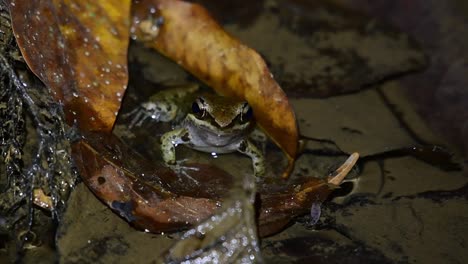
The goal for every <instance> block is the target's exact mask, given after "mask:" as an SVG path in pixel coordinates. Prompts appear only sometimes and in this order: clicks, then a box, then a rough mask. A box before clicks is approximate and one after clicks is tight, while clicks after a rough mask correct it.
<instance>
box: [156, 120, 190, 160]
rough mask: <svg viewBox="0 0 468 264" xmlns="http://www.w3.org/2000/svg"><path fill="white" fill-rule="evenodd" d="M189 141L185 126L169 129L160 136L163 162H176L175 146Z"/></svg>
mask: <svg viewBox="0 0 468 264" xmlns="http://www.w3.org/2000/svg"><path fill="white" fill-rule="evenodd" d="M189 141H190V136H189V133H188V130H187V129H185V128H180V129H175V130H172V131H169V132H167V133H165V134H164V135H162V136H161V152H162V158H163V160H164V162H166V163H167V164H175V163H176V155H175V154H176V152H175V147H176V146H177V145H179V144H185V143H188V142H189Z"/></svg>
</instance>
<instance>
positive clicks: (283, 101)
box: [132, 0, 298, 177]
mask: <svg viewBox="0 0 468 264" xmlns="http://www.w3.org/2000/svg"><path fill="white" fill-rule="evenodd" d="M132 9H133V11H132V12H133V14H132V16H133V23H132V34H134V35H133V37H134V38H136V39H137V40H140V41H141V42H143V43H145V44H146V45H147V46H149V47H151V48H154V49H156V50H158V51H159V52H161V53H162V54H164V55H166V56H167V57H169V58H171V59H172V60H174V61H176V62H178V63H179V64H180V65H181V66H183V67H184V68H185V69H186V70H188V71H189V72H191V73H192V74H194V75H195V76H197V77H198V78H200V79H201V80H202V81H204V82H205V83H207V84H208V85H210V86H211V87H212V88H214V89H215V90H216V91H217V92H218V93H220V94H223V95H226V96H232V97H236V98H240V99H243V100H246V101H248V102H249V104H250V105H251V106H252V108H253V109H254V113H255V118H256V120H257V122H258V123H259V125H260V126H261V127H262V128H263V129H264V130H265V131H266V132H267V133H268V134H269V136H270V138H271V139H272V140H273V141H274V142H275V143H276V144H277V145H278V146H279V147H281V149H283V151H284V152H285V153H286V154H287V157H288V159H289V166H288V168H287V170H286V171H285V174H284V175H283V176H285V177H287V176H288V175H289V173H290V171H291V170H292V167H293V165H294V159H295V157H296V154H297V151H298V129H297V123H296V119H295V115H294V111H293V109H292V107H291V105H290V104H289V102H288V99H287V97H286V94H285V93H284V92H283V90H282V89H281V88H280V87H279V85H278V83H277V82H276V81H275V80H274V79H273V76H272V74H271V73H270V71H269V70H268V68H267V66H266V64H265V62H264V61H263V59H262V58H261V56H260V55H259V54H258V53H257V52H255V51H254V50H252V49H250V48H249V47H247V46H245V45H244V44H242V43H241V42H240V41H239V40H237V39H235V38H234V37H232V36H230V35H229V34H228V33H226V32H225V31H224V30H223V29H222V28H221V26H220V25H219V24H218V23H217V22H216V21H215V20H214V19H213V18H212V17H211V16H210V15H209V14H208V12H207V11H206V9H204V8H203V7H202V6H200V5H198V4H193V3H188V2H184V1H178V0H143V1H138V2H136V3H134V6H133V7H132Z"/></svg>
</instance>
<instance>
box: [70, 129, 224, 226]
mask: <svg viewBox="0 0 468 264" xmlns="http://www.w3.org/2000/svg"><path fill="white" fill-rule="evenodd" d="M72 151H73V155H74V157H75V162H76V164H77V167H78V170H79V172H80V175H81V177H82V179H83V181H84V182H85V184H86V185H87V186H88V187H89V188H90V189H91V190H92V191H93V193H94V194H96V196H98V197H99V199H101V200H102V201H103V202H104V203H106V204H107V205H108V206H109V207H111V208H112V209H113V210H114V211H116V212H117V213H118V214H119V215H120V216H122V217H123V218H125V219H126V220H127V221H128V222H130V223H132V224H133V225H135V226H136V227H139V228H141V229H147V230H149V231H152V232H166V231H175V230H177V229H180V228H182V227H186V226H188V225H193V224H196V223H198V222H199V221H201V220H203V219H205V218H207V217H209V216H210V215H212V214H213V212H214V211H215V210H216V208H217V207H218V204H217V198H216V196H221V193H225V192H226V191H227V190H226V189H223V188H230V184H228V182H227V181H224V185H223V186H220V187H221V188H222V189H219V190H217V191H213V192H209V191H208V192H207V191H205V192H204V194H205V195H204V196H206V198H203V197H198V196H197V195H198V194H199V191H200V190H198V191H197V190H193V192H192V193H190V192H189V191H188V190H187V189H185V188H183V187H182V186H184V184H179V185H177V184H172V183H175V182H182V183H184V182H185V183H187V184H189V185H190V182H192V181H193V180H194V179H193V178H191V177H182V176H179V175H177V174H176V173H174V172H173V171H172V170H171V169H169V168H167V167H164V166H162V165H161V164H154V163H151V164H150V163H149V162H148V161H145V160H144V159H143V158H141V157H140V156H139V155H138V154H136V153H134V152H133V151H132V150H131V149H129V148H128V147H127V146H125V145H124V144H123V143H122V142H121V141H119V140H118V139H116V138H114V137H112V135H100V134H94V133H93V134H88V135H86V136H85V137H84V139H82V140H80V141H78V142H76V143H74V144H73V146H72ZM194 167H195V166H194ZM195 168H196V169H197V170H199V171H200V173H199V174H198V175H206V176H208V177H209V176H212V175H218V177H225V178H227V179H230V176H229V175H227V174H226V173H225V172H224V171H221V170H215V171H210V170H209V169H206V168H204V167H203V166H200V167H195ZM192 176H195V177H196V175H192ZM203 177H204V176H203ZM168 182H169V184H168ZM196 186H198V188H199V189H201V188H203V189H206V188H207V186H205V185H203V184H198V185H196ZM189 195H190V196H189Z"/></svg>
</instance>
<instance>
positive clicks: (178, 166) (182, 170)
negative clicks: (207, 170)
mask: <svg viewBox="0 0 468 264" xmlns="http://www.w3.org/2000/svg"><path fill="white" fill-rule="evenodd" d="M186 161H187V159H184V160H179V161H176V162H175V164H168V165H167V166H168V167H169V168H171V169H172V170H173V171H174V172H175V173H176V174H177V175H179V176H185V177H187V179H189V180H191V181H193V182H194V183H195V184H196V185H200V182H199V181H198V180H197V179H195V178H193V177H192V176H190V173H189V172H190V171H199V170H200V169H199V168H197V167H193V166H186V165H184V163H185V162H186Z"/></svg>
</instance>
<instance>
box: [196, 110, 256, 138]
mask: <svg viewBox="0 0 468 264" xmlns="http://www.w3.org/2000/svg"><path fill="white" fill-rule="evenodd" d="M187 117H189V118H187V119H188V121H189V122H190V123H192V125H193V126H196V127H197V128H198V129H200V130H203V131H204V132H206V133H210V134H215V135H219V136H225V135H233V134H240V133H245V132H248V131H250V129H251V128H252V127H253V125H254V122H246V123H241V122H239V120H237V119H238V118H237V117H236V118H235V119H234V120H233V121H232V122H231V123H230V124H228V125H227V126H221V125H220V124H219V123H217V122H216V120H215V119H214V118H213V117H211V116H210V115H206V116H204V117H202V118H198V117H195V116H194V115H190V114H189V115H187Z"/></svg>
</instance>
